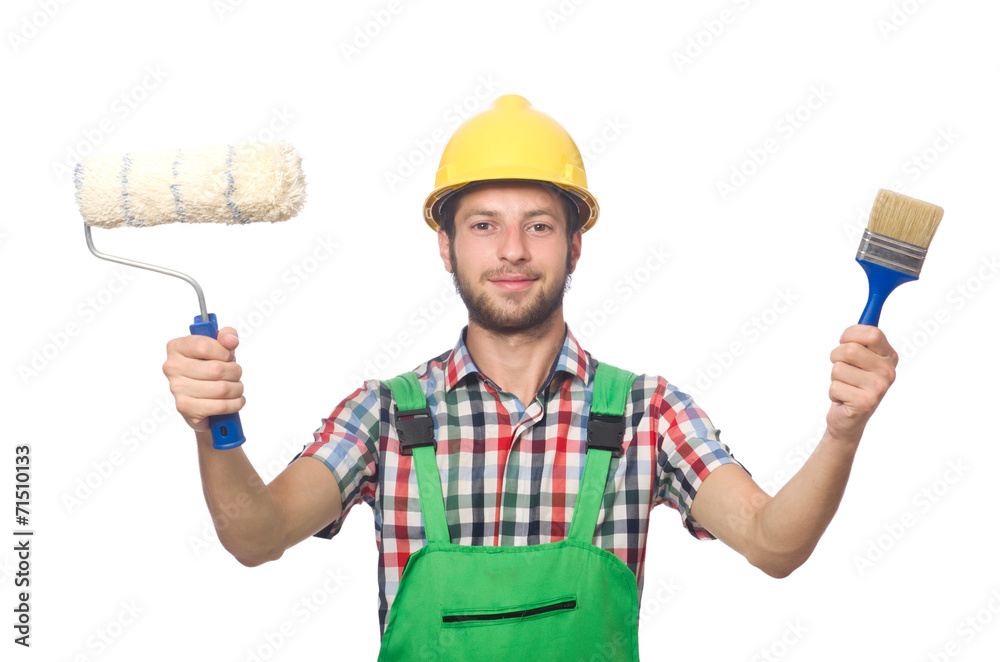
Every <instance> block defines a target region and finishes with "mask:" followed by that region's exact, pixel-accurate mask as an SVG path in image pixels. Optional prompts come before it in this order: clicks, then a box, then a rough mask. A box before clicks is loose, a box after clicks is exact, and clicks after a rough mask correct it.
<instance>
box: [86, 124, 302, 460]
mask: <svg viewBox="0 0 1000 662" xmlns="http://www.w3.org/2000/svg"><path fill="white" fill-rule="evenodd" d="M73 180H74V183H75V185H76V201H77V205H78V206H79V208H80V214H81V215H82V216H83V221H84V234H85V236H86V238H87V247H88V248H89V249H90V252H91V253H93V254H94V255H95V256H96V257H98V258H100V259H102V260H108V261H110V262H117V263H119V264H125V265H128V266H131V267H138V268H140V269H147V270H149V271H155V272H157V273H161V274H166V275H168V276H174V277H176V278H180V279H182V280H185V281H187V282H188V283H190V284H191V285H192V286H193V287H194V290H195V293H196V294H197V295H198V305H199V307H200V309H201V314H200V315H197V316H195V318H194V324H192V325H191V326H190V329H191V333H192V334H193V335H202V336H210V337H212V338H216V337H218V334H219V325H218V322H217V320H216V317H215V313H209V312H208V308H207V306H206V305H205V294H204V292H203V291H202V289H201V286H200V285H198V283H197V281H195V280H194V279H193V278H191V277H190V276H188V275H187V274H183V273H181V272H179V271H174V270H173V269H166V268H164V267H159V266H156V265H152V264H146V263H144V262H136V261H134V260H129V259H126V258H123V257H116V256H112V255H107V254H105V253H101V252H99V251H98V250H97V249H96V248H94V240H93V236H92V235H91V228H92V227H99V228H119V227H125V226H131V227H147V226H152V225H162V224H164V223H225V224H227V225H245V224H246V223H254V222H264V221H266V222H269V223H275V222H277V221H285V220H288V219H289V218H291V217H293V216H295V215H296V214H297V213H298V212H299V209H301V207H302V204H303V203H304V202H305V197H306V196H305V178H304V176H303V173H302V159H301V157H300V156H299V154H298V151H297V150H296V149H295V148H294V147H293V146H292V145H290V144H289V143H287V142H284V141H282V142H277V143H273V144H264V143H244V144H236V145H225V146H218V147H200V148H195V149H175V150H166V151H158V152H145V153H126V154H111V155H97V156H93V157H91V158H89V159H86V160H85V161H83V162H81V163H79V164H78V165H77V166H76V170H75V171H74V175H73ZM209 427H210V428H211V431H212V445H213V446H214V447H215V448H219V449H225V448H235V447H237V446H239V445H241V444H242V443H243V442H244V441H245V440H246V439H245V437H244V436H243V427H242V425H241V423H240V415H239V412H234V413H232V414H222V415H219V416H211V417H209Z"/></svg>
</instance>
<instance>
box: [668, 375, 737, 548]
mask: <svg viewBox="0 0 1000 662" xmlns="http://www.w3.org/2000/svg"><path fill="white" fill-rule="evenodd" d="M656 393H657V395H659V396H660V397H659V398H655V397H654V399H653V401H652V402H651V403H650V406H651V407H652V408H653V410H654V411H653V414H654V415H656V416H657V419H656V420H657V426H658V430H657V433H658V439H657V441H658V444H659V450H658V453H657V465H658V466H657V474H658V483H657V491H656V497H655V500H654V505H657V504H660V503H665V504H667V505H668V506H670V507H672V508H675V509H676V510H677V512H678V513H679V514H680V516H681V521H682V522H683V524H684V526H685V527H687V530H688V532H690V533H691V535H692V536H694V537H696V538H699V539H708V540H711V539H714V536H713V535H712V534H711V533H709V532H708V530H707V529H705V528H704V527H702V526H701V525H700V524H698V522H696V521H695V520H694V518H692V517H691V503H692V502H693V501H694V497H695V494H697V492H698V488H699V487H701V484H702V481H704V480H705V478H706V477H707V476H708V474H710V473H712V472H713V471H714V470H716V469H718V468H719V467H721V466H723V465H725V464H730V463H736V464H737V465H739V466H740V467H741V468H743V470H744V471H746V468H744V467H743V465H742V464H740V463H739V462H737V460H736V459H735V458H734V457H733V455H732V453H731V452H730V450H729V447H728V446H727V445H726V444H724V443H722V441H721V440H720V439H719V435H720V431H719V430H718V429H716V427H715V426H714V425H712V421H710V420H709V418H708V416H707V415H706V414H705V412H704V411H702V410H701V409H700V408H699V407H698V405H696V404H695V402H694V400H693V399H692V398H691V396H689V395H688V394H686V393H683V392H681V391H679V390H677V389H676V388H675V387H674V386H672V385H670V384H668V383H667V382H666V381H665V380H662V379H661V380H660V384H659V385H658V388H657V389H656ZM747 473H749V472H747Z"/></svg>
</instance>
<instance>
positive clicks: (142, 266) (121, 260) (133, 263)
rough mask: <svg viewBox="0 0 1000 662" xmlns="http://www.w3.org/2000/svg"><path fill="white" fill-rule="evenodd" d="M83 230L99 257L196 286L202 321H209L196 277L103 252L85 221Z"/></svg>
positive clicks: (88, 244)
mask: <svg viewBox="0 0 1000 662" xmlns="http://www.w3.org/2000/svg"><path fill="white" fill-rule="evenodd" d="M83 232H84V234H85V235H86V237H87V248H89V249H90V252H91V253H93V254H94V256H95V257H99V258H101V259H102V260H107V261H108V262H117V263H118V264H124V265H126V266H129V267H138V268H139V269H146V270H147V271H155V272H157V273H161V274H166V275H168V276H173V277H174V278H180V279H181V280H185V281H187V282H188V283H190V284H191V287H193V288H194V291H195V293H196V294H197V295H198V306H199V307H200V308H201V321H202V322H207V321H208V307H207V306H206V305H205V293H204V292H202V290H201V285H199V284H198V281H196V280H195V279H194V278H191V276H188V275H187V274H183V273H181V272H180V271H174V270H173V269H167V268H165V267H158V266H156V265H155V264H146V263H145V262H136V261H135V260H129V259H128V258H124V257H115V256H114V255H107V254H105V253H101V252H100V251H98V250H97V249H96V248H94V238H93V237H92V236H91V235H90V226H89V225H88V224H87V223H86V222H84V224H83Z"/></svg>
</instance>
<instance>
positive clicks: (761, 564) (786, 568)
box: [747, 550, 812, 579]
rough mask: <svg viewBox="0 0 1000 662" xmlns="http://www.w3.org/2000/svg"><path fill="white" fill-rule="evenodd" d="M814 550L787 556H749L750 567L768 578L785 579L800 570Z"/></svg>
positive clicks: (787, 554)
mask: <svg viewBox="0 0 1000 662" xmlns="http://www.w3.org/2000/svg"><path fill="white" fill-rule="evenodd" d="M811 554H812V550H808V551H805V552H798V553H786V554H773V553H772V554H759V555H748V556H747V561H749V562H750V565H752V566H754V567H755V568H758V569H759V570H761V571H762V572H763V573H764V574H766V575H767V576H768V577H773V578H774V579H785V578H786V577H788V576H789V575H791V574H792V573H793V572H795V571H796V570H798V569H799V568H800V567H802V565H803V564H804V563H805V562H806V561H807V560H808V559H809V556H810V555H811Z"/></svg>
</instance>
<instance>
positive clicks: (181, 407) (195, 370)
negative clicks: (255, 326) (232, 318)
mask: <svg viewBox="0 0 1000 662" xmlns="http://www.w3.org/2000/svg"><path fill="white" fill-rule="evenodd" d="M239 344H240V339H239V337H238V336H237V334H236V329H234V328H232V327H229V326H227V327H224V328H222V329H220V330H219V337H218V339H217V340H216V339H214V338H211V337H209V336H194V335H192V336H185V337H183V338H175V339H173V340H171V341H170V342H168V343H167V360H166V361H165V362H164V363H163V374H164V375H166V376H167V379H168V380H169V382H170V392H171V393H173V394H174V402H175V403H176V404H177V411H179V412H180V413H181V415H182V416H183V417H184V420H185V421H187V424H188V425H190V426H191V428H192V429H194V430H196V431H206V430H208V429H209V427H208V417H209V416H217V415H219V414H230V413H232V412H236V411H239V410H240V409H242V408H243V405H244V404H246V398H245V397H243V382H241V381H240V377H242V376H243V368H241V367H240V364H238V363H237V362H236V354H235V353H234V352H235V350H236V347H237V346H238V345H239Z"/></svg>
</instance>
